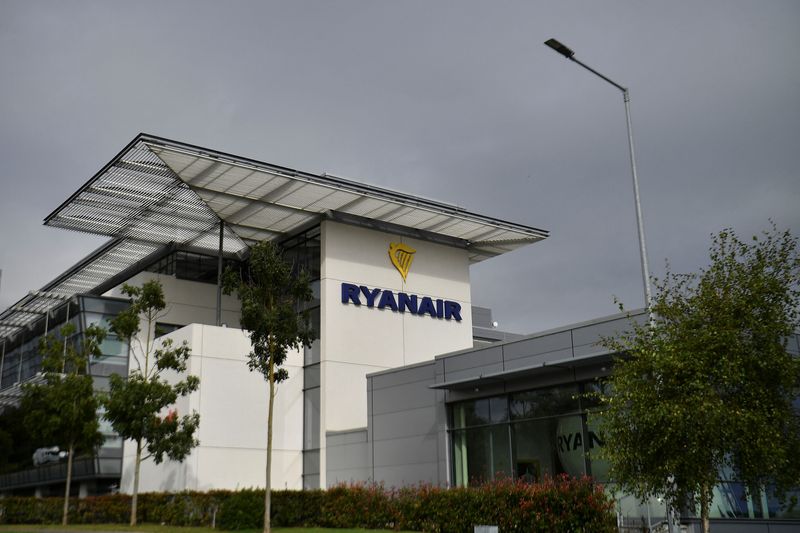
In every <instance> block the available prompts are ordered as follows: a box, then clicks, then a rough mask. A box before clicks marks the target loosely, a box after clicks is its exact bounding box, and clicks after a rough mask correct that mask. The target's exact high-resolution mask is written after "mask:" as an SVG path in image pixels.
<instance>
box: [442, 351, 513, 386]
mask: <svg viewBox="0 0 800 533" xmlns="http://www.w3.org/2000/svg"><path fill="white" fill-rule="evenodd" d="M442 359H444V372H445V378H446V379H447V381H450V380H451V379H453V378H452V377H451V375H450V373H451V372H457V371H459V370H466V369H469V368H476V367H483V366H487V365H491V364H493V363H497V364H501V363H502V362H503V351H502V349H501V348H500V347H499V346H490V347H488V348H481V349H478V350H473V351H470V352H465V353H460V354H458V355H452V356H450V357H443V358H442Z"/></svg>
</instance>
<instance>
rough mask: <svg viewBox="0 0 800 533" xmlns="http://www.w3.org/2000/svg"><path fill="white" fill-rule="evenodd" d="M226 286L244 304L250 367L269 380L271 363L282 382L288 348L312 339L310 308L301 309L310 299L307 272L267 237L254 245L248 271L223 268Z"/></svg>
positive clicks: (242, 321) (226, 289)
mask: <svg viewBox="0 0 800 533" xmlns="http://www.w3.org/2000/svg"><path fill="white" fill-rule="evenodd" d="M223 287H224V290H225V294H231V293H232V292H234V291H235V292H236V293H237V294H238V296H239V300H240V301H241V304H242V317H241V325H242V328H243V329H245V330H247V331H248V332H249V335H250V342H251V343H252V345H253V349H252V351H251V352H250V354H249V355H248V366H249V368H250V370H252V371H258V372H260V373H261V374H262V375H263V376H264V378H266V379H269V373H270V363H272V365H273V366H274V369H275V377H274V379H275V382H276V383H277V382H281V381H283V380H284V379H286V377H288V375H287V374H286V371H285V370H284V369H281V368H280V366H281V365H282V364H283V363H284V361H285V360H286V352H287V350H288V349H289V348H297V347H300V346H310V345H311V342H312V341H313V340H314V336H313V332H312V330H311V326H310V321H309V317H308V313H305V312H302V309H301V307H302V306H303V304H305V303H307V302H310V301H311V298H312V293H311V285H310V281H309V278H308V275H307V274H306V273H305V272H300V273H299V274H297V275H296V274H295V273H294V272H293V269H292V265H290V264H289V263H287V262H286V261H284V259H283V256H282V255H281V251H280V248H278V246H277V245H275V244H273V243H271V242H269V241H265V242H262V243H259V244H256V245H255V246H253V247H252V248H251V249H250V258H249V260H248V263H247V271H246V272H243V273H240V272H236V271H235V270H232V269H228V270H227V271H226V272H225V276H224V279H223Z"/></svg>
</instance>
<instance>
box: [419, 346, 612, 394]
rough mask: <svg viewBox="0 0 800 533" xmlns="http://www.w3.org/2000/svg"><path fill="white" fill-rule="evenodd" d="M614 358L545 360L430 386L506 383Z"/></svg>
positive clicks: (608, 355)
mask: <svg viewBox="0 0 800 533" xmlns="http://www.w3.org/2000/svg"><path fill="white" fill-rule="evenodd" d="M612 358H613V354H611V353H603V354H599V355H598V354H593V355H586V356H583V357H570V358H567V359H560V360H558V361H549V362H548V361H544V362H542V363H538V364H535V365H531V366H526V367H523V368H515V369H511V370H502V371H500V372H491V373H489V374H479V375H477V376H474V377H470V378H465V379H458V380H454V381H445V382H442V383H436V384H434V385H430V386H429V387H428V388H429V389H444V390H460V389H470V388H474V387H477V386H487V385H492V384H498V383H505V382H508V381H513V380H516V379H520V378H523V377H529V376H533V375H544V374H546V373H548V372H563V371H574V370H575V369H576V368H580V367H582V366H589V365H595V364H600V363H606V362H610V361H611V360H612Z"/></svg>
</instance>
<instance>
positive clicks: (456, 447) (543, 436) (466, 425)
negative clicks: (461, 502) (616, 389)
mask: <svg viewBox="0 0 800 533" xmlns="http://www.w3.org/2000/svg"><path fill="white" fill-rule="evenodd" d="M596 387H597V385H596V384H594V383H580V384H575V383H573V384H567V385H561V386H558V387H548V388H542V389H536V390H529V391H523V392H516V393H512V394H505V395H502V396H495V397H491V398H481V399H476V400H467V401H463V402H458V403H454V404H452V405H451V408H450V414H451V424H450V428H451V429H450V434H451V442H452V452H453V453H452V457H453V481H454V484H455V485H457V486H466V485H474V484H479V483H481V482H484V481H491V480H495V479H498V478H502V477H505V478H513V479H523V480H526V481H531V482H535V481H539V480H541V479H543V478H544V477H545V476H555V475H558V474H562V473H566V474H569V475H571V476H582V475H584V474H589V475H594V477H595V478H597V479H600V480H601V481H603V480H604V479H603V478H604V477H605V476H606V473H607V471H608V469H607V467H606V465H605V464H604V463H603V462H602V461H600V460H599V459H596V458H594V457H592V454H591V453H587V452H591V451H592V450H593V449H595V448H596V447H599V446H602V444H603V443H602V441H601V440H600V438H599V437H598V436H597V434H596V433H595V432H594V431H593V430H592V428H591V427H590V426H589V425H588V424H587V418H586V411H587V410H588V409H590V408H591V407H592V406H593V405H592V402H591V401H586V400H584V399H583V396H582V395H583V393H585V392H591V391H592V390H594V389H595V388H596Z"/></svg>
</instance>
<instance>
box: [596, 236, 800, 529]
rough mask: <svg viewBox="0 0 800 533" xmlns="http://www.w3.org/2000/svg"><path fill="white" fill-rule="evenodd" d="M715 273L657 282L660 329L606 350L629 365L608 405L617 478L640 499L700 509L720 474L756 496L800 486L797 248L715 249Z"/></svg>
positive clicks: (621, 370)
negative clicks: (792, 341) (792, 345)
mask: <svg viewBox="0 0 800 533" xmlns="http://www.w3.org/2000/svg"><path fill="white" fill-rule="evenodd" d="M710 257H711V265H710V266H709V267H708V268H705V269H703V270H701V271H700V272H699V273H696V274H674V273H671V272H668V273H667V275H666V277H665V279H664V280H662V281H657V283H656V287H657V291H656V295H655V297H654V299H653V302H652V313H653V315H652V320H651V321H650V322H649V323H645V324H636V323H632V324H631V328H630V331H629V332H628V333H625V334H622V335H620V336H617V337H616V338H609V339H605V340H604V341H603V344H604V345H605V346H606V347H608V348H611V349H613V350H615V351H616V352H617V353H619V354H621V355H620V356H619V357H617V359H616V361H615V364H614V369H613V372H612V375H611V377H610V379H609V385H610V387H608V390H609V392H608V393H607V394H606V395H605V396H604V397H602V398H601V400H602V402H601V404H602V409H603V410H602V412H601V414H600V415H599V422H600V425H601V428H602V432H603V434H604V437H605V447H604V450H603V455H605V457H606V458H607V459H608V460H609V461H610V463H611V470H610V474H611V476H610V477H611V478H612V479H613V480H614V481H616V482H617V483H619V484H620V485H621V487H622V488H623V489H625V490H626V491H628V492H631V493H633V494H635V495H636V496H638V497H641V498H646V497H651V496H656V495H660V496H665V497H666V498H667V501H668V502H671V504H672V506H673V507H678V506H681V505H683V504H689V505H696V506H699V508H700V515H701V519H702V522H703V530H704V531H706V532H708V531H709V509H710V503H711V498H712V495H713V493H712V491H713V487H714V486H715V485H716V484H717V482H718V481H719V479H720V475H721V473H722V472H726V473H730V475H732V476H733V477H734V479H736V480H739V481H741V482H742V483H743V484H744V485H745V486H746V487H747V490H748V491H749V493H750V494H751V495H753V494H758V493H759V491H761V490H764V488H765V487H766V486H774V487H775V488H776V490H777V491H778V492H780V491H782V490H784V489H788V488H790V487H792V486H797V485H798V483H800V461H798V460H797V455H796V454H797V450H798V449H800V418H798V412H797V411H796V410H795V409H794V408H793V405H792V402H793V401H794V399H795V397H796V394H797V393H798V391H799V390H800V359H798V358H794V357H792V356H791V355H789V354H788V353H787V351H786V347H787V344H786V343H787V338H788V337H790V336H791V335H792V334H794V332H795V331H797V327H798V310H799V309H800V292H798V282H799V280H800V258H798V253H797V241H796V239H795V238H793V237H792V236H791V234H790V233H789V232H784V233H780V232H778V231H777V229H776V228H775V227H774V225H773V228H772V230H771V231H770V232H767V233H764V234H763V235H762V236H761V237H753V240H752V241H751V242H743V241H741V240H740V239H739V238H738V237H737V236H736V235H735V234H734V232H733V231H731V230H724V231H722V232H721V233H719V235H716V236H714V237H713V244H712V246H711V250H710Z"/></svg>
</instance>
